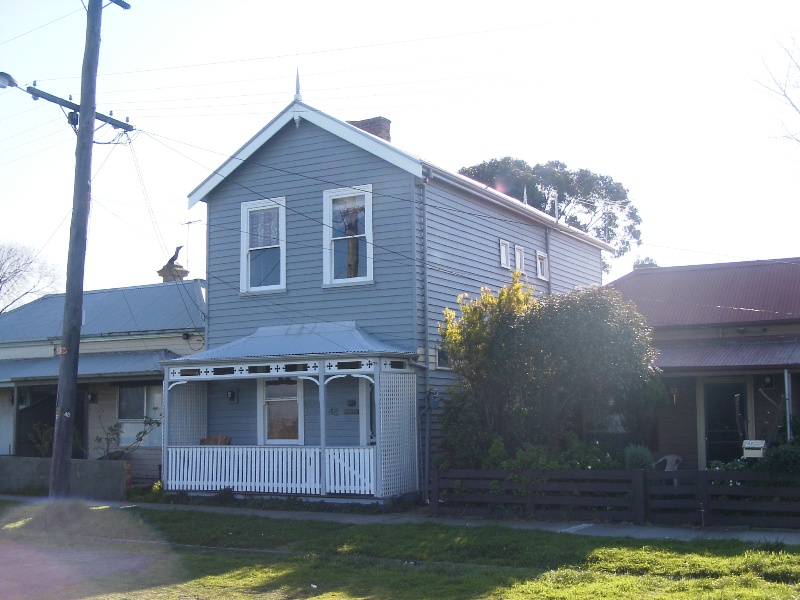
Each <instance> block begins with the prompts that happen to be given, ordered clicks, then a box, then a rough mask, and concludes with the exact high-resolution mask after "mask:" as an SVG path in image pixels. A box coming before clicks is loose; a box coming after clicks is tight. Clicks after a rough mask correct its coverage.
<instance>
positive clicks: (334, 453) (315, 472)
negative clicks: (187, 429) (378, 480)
mask: <svg viewBox="0 0 800 600" xmlns="http://www.w3.org/2000/svg"><path fill="white" fill-rule="evenodd" d="M323 463H324V464H323ZM323 468H324V469H325V474H326V481H327V485H328V493H332V494H353V495H363V494H374V491H375V462H374V448H372V447H369V448H326V450H325V460H324V461H323V460H322V451H321V449H320V448H315V447H307V446H171V447H169V448H167V480H166V482H165V483H166V488H167V489H169V490H187V491H215V490H221V489H223V488H231V489H232V490H233V491H235V492H261V493H274V494H299V495H320V494H321V493H322V469H323Z"/></svg>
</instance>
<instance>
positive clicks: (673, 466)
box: [653, 454, 683, 471]
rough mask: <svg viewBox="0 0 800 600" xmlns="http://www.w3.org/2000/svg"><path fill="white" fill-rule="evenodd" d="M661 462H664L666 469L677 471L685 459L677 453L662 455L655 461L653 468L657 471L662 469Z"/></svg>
mask: <svg viewBox="0 0 800 600" xmlns="http://www.w3.org/2000/svg"><path fill="white" fill-rule="evenodd" d="M661 462H663V463H664V470H665V471H677V470H678V465H680V464H681V463H682V462H683V459H682V458H681V457H680V456H678V455H677V454H665V455H664V456H662V457H661V458H659V459H658V460H657V461H655V462H654V463H653V468H654V469H655V470H657V471H660V470H661V467H659V466H658V465H659V463H661Z"/></svg>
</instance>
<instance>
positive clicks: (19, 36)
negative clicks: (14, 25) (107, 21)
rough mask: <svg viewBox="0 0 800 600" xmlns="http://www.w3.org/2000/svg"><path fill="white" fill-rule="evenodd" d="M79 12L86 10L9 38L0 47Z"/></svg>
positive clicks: (70, 14) (79, 10) (74, 12)
mask: <svg viewBox="0 0 800 600" xmlns="http://www.w3.org/2000/svg"><path fill="white" fill-rule="evenodd" d="M79 12H84V10H83V9H80V8H79V9H78V10H74V11H72V12H71V13H67V14H66V15H63V16H61V17H58V18H57V19H53V20H52V21H49V22H47V23H45V24H44V25H39V26H38V27H34V28H33V29H31V30H29V31H26V32H25V33H20V34H19V35H15V36H14V37H12V38H9V39H7V40H5V41H3V42H0V46H2V45H4V44H8V43H10V42H13V41H14V40H18V39H19V38H21V37H24V36H26V35H29V34H31V33H33V32H34V31H39V30H40V29H43V28H44V27H47V26H48V25H52V24H53V23H57V22H58V21H60V20H62V19H66V18H67V17H71V16H72V15H74V14H77V13H79ZM71 79H72V78H71Z"/></svg>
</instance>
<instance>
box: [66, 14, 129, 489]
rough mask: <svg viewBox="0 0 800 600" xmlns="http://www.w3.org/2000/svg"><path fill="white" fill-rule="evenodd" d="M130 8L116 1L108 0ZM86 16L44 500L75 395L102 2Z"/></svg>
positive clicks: (68, 462) (68, 463) (70, 427)
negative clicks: (50, 450)
mask: <svg viewBox="0 0 800 600" xmlns="http://www.w3.org/2000/svg"><path fill="white" fill-rule="evenodd" d="M111 1H112V2H113V3H114V4H117V5H119V6H121V7H122V8H130V6H128V5H127V4H126V3H125V2H123V1H122V0H111ZM87 13H88V14H87V17H86V48H85V51H84V55H83V70H82V71H81V103H80V112H79V115H78V119H79V120H78V143H77V146H76V149H75V186H74V191H73V197H72V223H71V225H70V231H69V254H68V257H67V291H66V295H65V296H64V318H63V325H62V333H61V361H60V363H59V370H58V396H57V400H56V426H55V434H54V437H53V461H52V465H51V468H50V498H51V499H55V498H64V497H66V496H69V474H70V468H71V466H72V462H71V461H72V431H73V427H74V424H75V407H76V404H77V396H78V352H79V350H80V341H81V323H82V321H83V272H84V265H85V263H86V232H87V228H88V223H89V200H90V195H91V178H92V146H93V144H94V121H95V102H96V101H95V96H96V90H97V66H98V62H99V60H100V24H101V20H102V14H103V3H102V0H89V8H88V11H87Z"/></svg>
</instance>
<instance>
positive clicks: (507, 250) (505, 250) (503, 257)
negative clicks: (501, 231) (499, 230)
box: [500, 240, 511, 269]
mask: <svg viewBox="0 0 800 600" xmlns="http://www.w3.org/2000/svg"><path fill="white" fill-rule="evenodd" d="M510 254H511V245H510V244H509V243H508V242H507V241H506V240H500V266H501V267H503V268H505V269H510V268H511V256H510Z"/></svg>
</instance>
